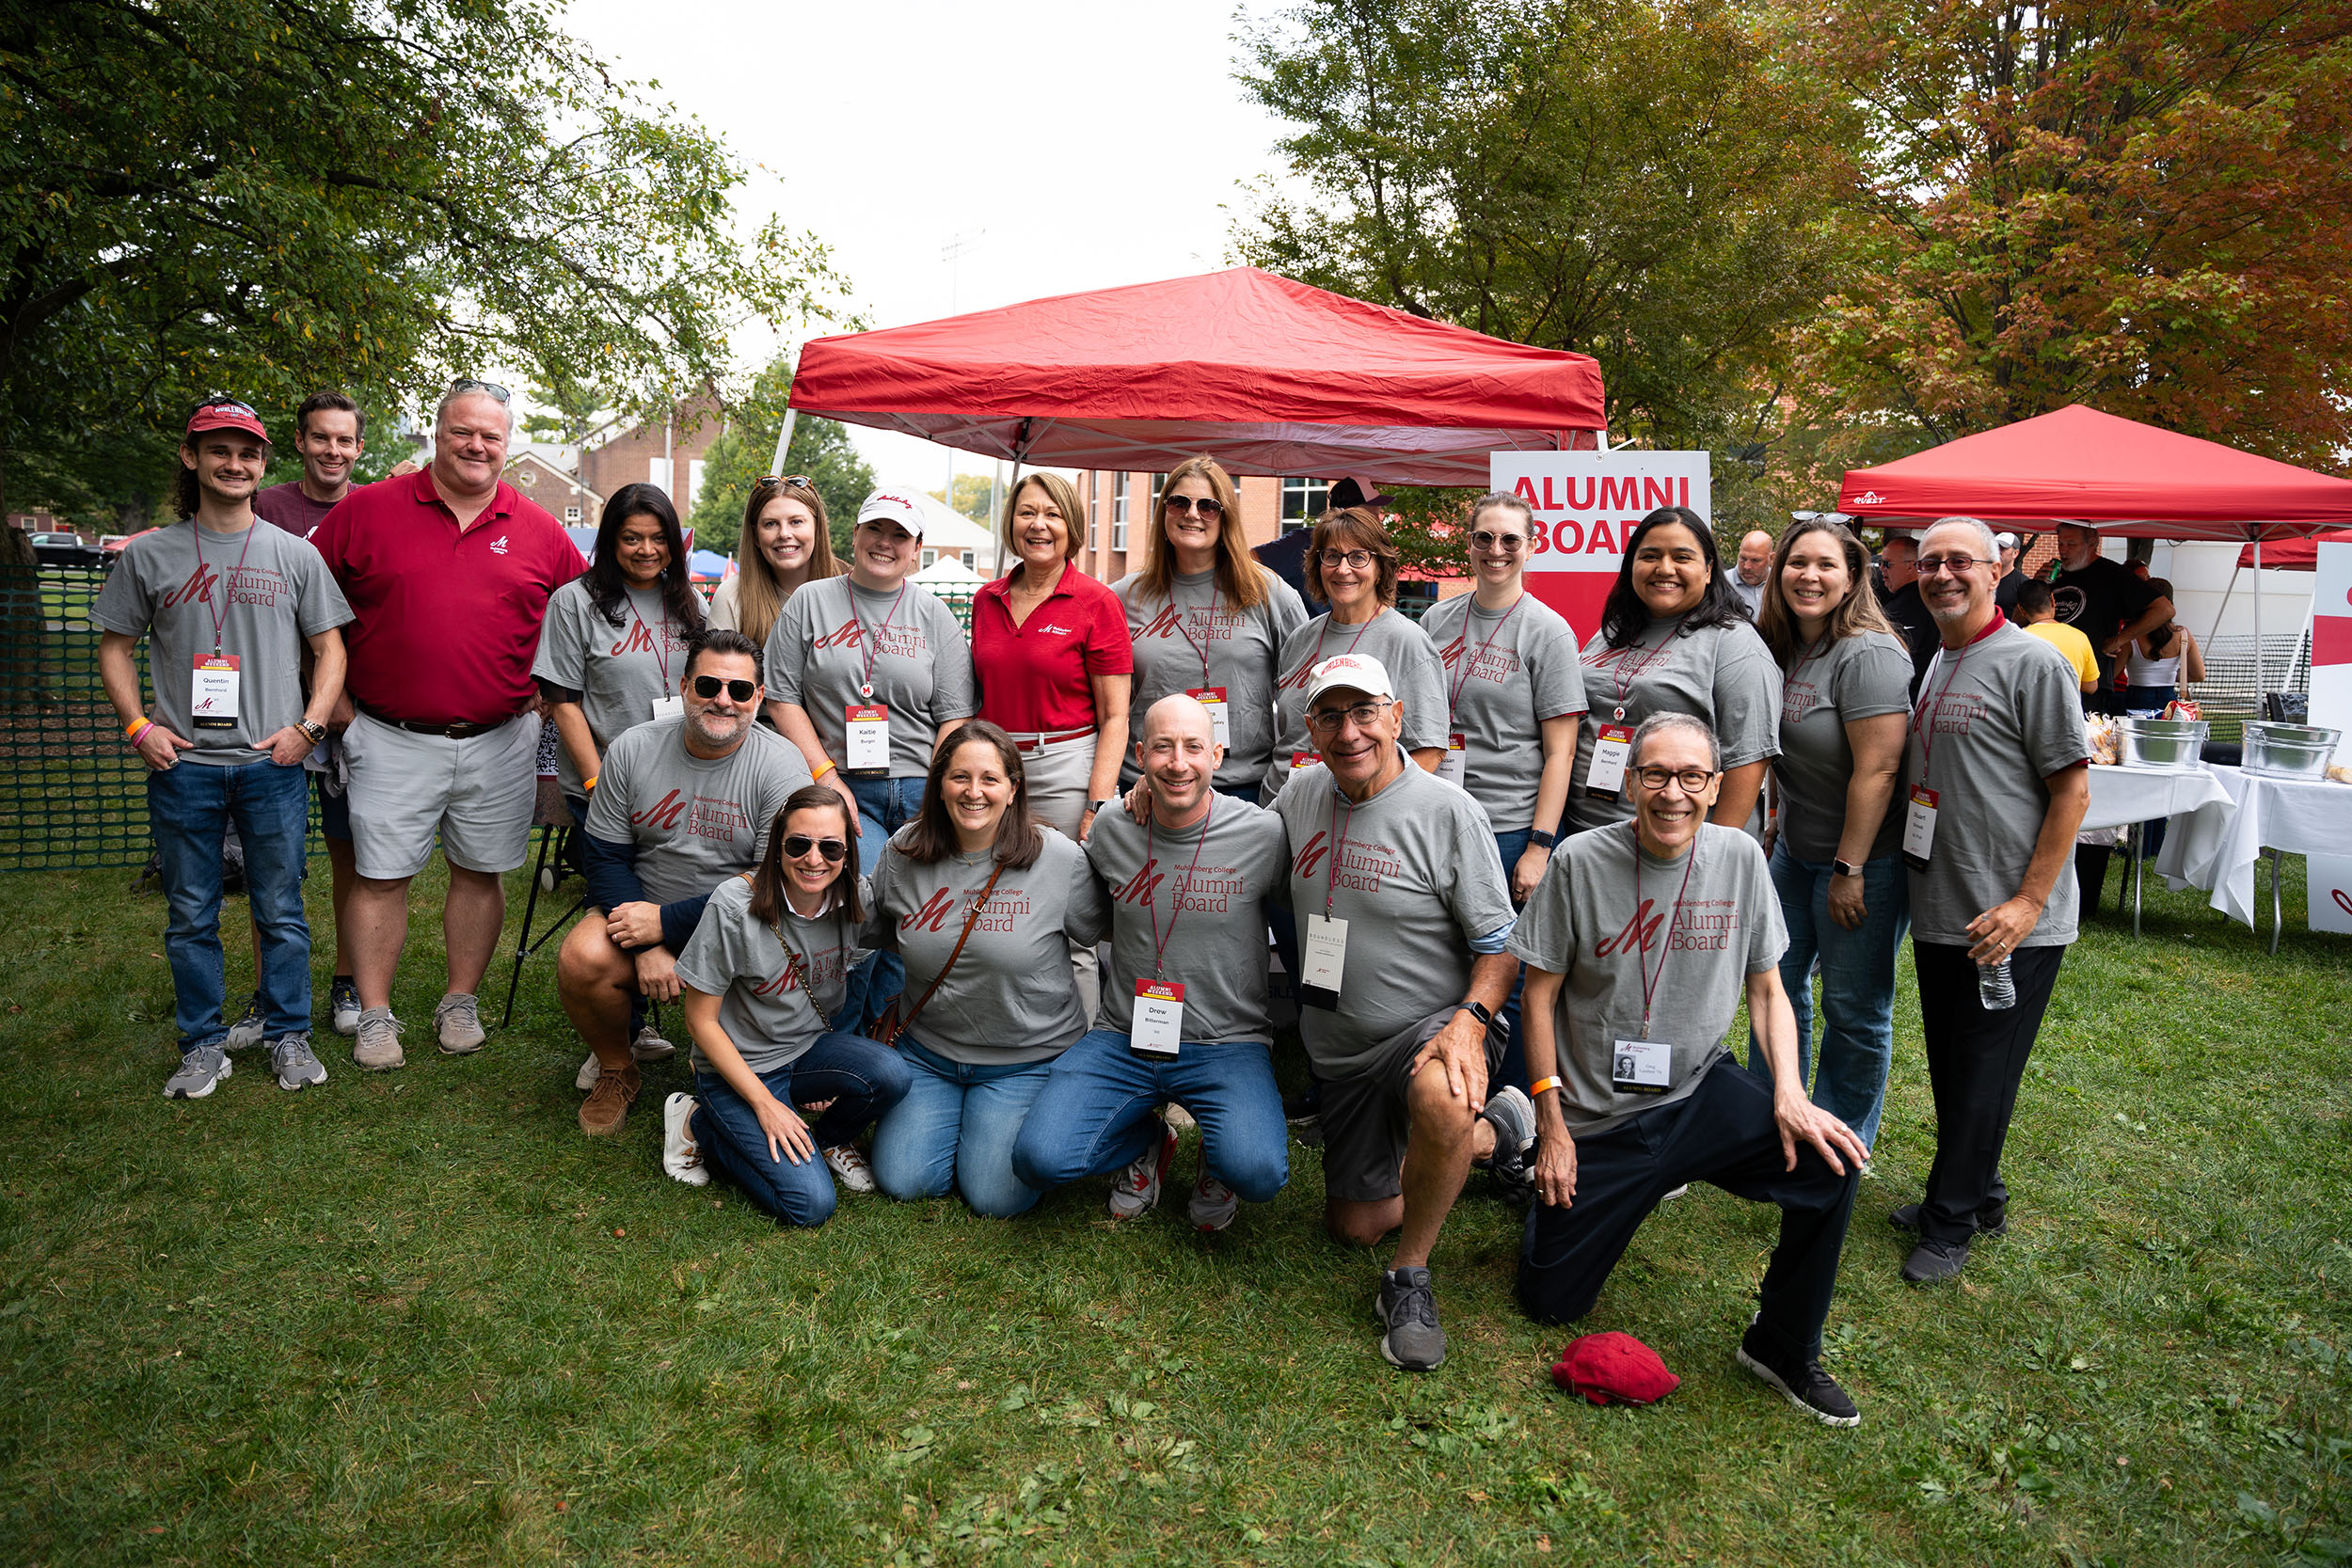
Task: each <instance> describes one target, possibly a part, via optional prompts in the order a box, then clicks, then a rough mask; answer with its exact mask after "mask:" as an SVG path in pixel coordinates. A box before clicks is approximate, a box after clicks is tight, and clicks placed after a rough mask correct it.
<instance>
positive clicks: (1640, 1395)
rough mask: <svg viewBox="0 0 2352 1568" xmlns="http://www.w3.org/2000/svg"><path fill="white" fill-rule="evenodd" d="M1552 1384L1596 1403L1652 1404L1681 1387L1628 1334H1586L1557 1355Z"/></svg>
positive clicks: (1679, 1382)
mask: <svg viewBox="0 0 2352 1568" xmlns="http://www.w3.org/2000/svg"><path fill="white" fill-rule="evenodd" d="M1551 1381H1552V1382H1554V1383H1556V1384H1558V1385H1559V1386H1561V1387H1563V1388H1565V1389H1566V1390H1567V1391H1568V1392H1570V1393H1572V1394H1581V1395H1583V1396H1584V1397H1585V1398H1586V1399H1588V1400H1590V1401H1592V1402H1594V1403H1595V1404H1608V1403H1611V1402H1615V1403H1618V1404H1655V1403H1657V1402H1659V1401H1660V1400H1662V1399H1664V1398H1665V1397H1666V1396H1667V1395H1668V1394H1671V1393H1673V1392H1674V1391H1675V1390H1676V1389H1677V1388H1679V1387H1681V1386H1682V1380H1681V1379H1680V1378H1678V1377H1677V1376H1675V1375H1674V1373H1672V1372H1670V1371H1668V1370H1666V1364H1665V1363H1664V1362H1663V1361H1661V1360H1660V1359H1659V1358H1658V1353H1657V1352H1656V1351H1654V1350H1652V1349H1650V1348H1649V1347H1648V1346H1647V1345H1645V1344H1644V1343H1642V1341H1641V1340H1639V1339H1636V1338H1634V1337H1633V1336H1632V1335H1630V1334H1619V1333H1616V1332H1614V1331H1612V1332H1610V1333H1607V1334H1587V1335H1585V1336H1584V1337H1583V1338H1581V1339H1578V1340H1576V1341H1575V1342H1574V1343H1572V1344H1570V1345H1569V1346H1568V1348H1567V1349H1566V1350H1564V1351H1562V1352H1561V1353H1560V1359H1559V1361H1558V1363H1557V1364H1556V1365H1554V1366H1553V1367H1552V1369H1551Z"/></svg>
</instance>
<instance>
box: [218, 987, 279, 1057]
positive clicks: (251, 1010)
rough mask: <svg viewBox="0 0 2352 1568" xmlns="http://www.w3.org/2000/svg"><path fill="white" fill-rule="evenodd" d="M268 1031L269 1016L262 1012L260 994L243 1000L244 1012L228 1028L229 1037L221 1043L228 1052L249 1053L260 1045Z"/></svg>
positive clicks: (256, 993) (257, 993)
mask: <svg viewBox="0 0 2352 1568" xmlns="http://www.w3.org/2000/svg"><path fill="white" fill-rule="evenodd" d="M268 1029H269V1015H268V1014H267V1013H265V1012H263V1011H262V998H261V993H260V992H258V991H257V992H255V993H254V994H253V995H251V996H248V997H246V999H245V1011H244V1012H242V1013H239V1014H238V1015H237V1022H234V1023H232V1024H230V1026H229V1037H228V1038H227V1039H225V1040H223V1041H222V1042H221V1046H222V1049H224V1050H228V1051H250V1050H252V1049H253V1048H254V1047H255V1046H257V1045H259V1044H261V1043H262V1035H263V1034H265V1033H266V1032H267V1031H268Z"/></svg>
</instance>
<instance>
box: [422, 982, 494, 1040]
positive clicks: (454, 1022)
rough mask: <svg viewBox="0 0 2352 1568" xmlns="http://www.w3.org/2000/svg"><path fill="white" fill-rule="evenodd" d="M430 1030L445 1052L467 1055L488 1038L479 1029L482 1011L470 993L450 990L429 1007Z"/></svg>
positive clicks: (480, 1027)
mask: <svg viewBox="0 0 2352 1568" xmlns="http://www.w3.org/2000/svg"><path fill="white" fill-rule="evenodd" d="M433 1033H434V1036H435V1037H436V1038H437V1039H438V1040H439V1041H440V1045H441V1053H442V1054H443V1055H445V1056H470V1055H472V1054H473V1053H475V1052H477V1051H479V1050H481V1049H482V1044H483V1041H484V1040H485V1039H486V1038H488V1037H487V1036H485V1035H484V1034H483V1032H482V1013H481V1010H480V1008H479V1006H477V1005H476V1003H475V1001H474V999H473V996H472V993H470V992H469V991H462V990H453V991H452V992H450V993H449V994H448V995H447V996H444V997H442V998H441V1002H440V1006H437V1007H435V1008H434V1009H433Z"/></svg>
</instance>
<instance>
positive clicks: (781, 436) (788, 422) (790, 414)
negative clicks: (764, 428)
mask: <svg viewBox="0 0 2352 1568" xmlns="http://www.w3.org/2000/svg"><path fill="white" fill-rule="evenodd" d="M800 417H801V411H800V410H799V409H797V408H790V407H787V408H786V409H785V411H784V425H783V427H782V428H781V429H779V430H778V431H777V432H776V455H775V458H774V460H773V461H772V462H771V463H770V464H769V465H768V471H769V472H770V473H771V474H780V473H782V472H784V454H785V452H786V451H788V450H790V448H791V446H792V426H793V424H794V422H795V421H797V420H799V419H800Z"/></svg>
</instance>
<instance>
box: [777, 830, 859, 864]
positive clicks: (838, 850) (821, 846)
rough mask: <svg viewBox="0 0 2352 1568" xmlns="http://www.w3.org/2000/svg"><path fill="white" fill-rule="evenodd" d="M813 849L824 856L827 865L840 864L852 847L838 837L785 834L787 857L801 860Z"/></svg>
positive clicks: (785, 853)
mask: <svg viewBox="0 0 2352 1568" xmlns="http://www.w3.org/2000/svg"><path fill="white" fill-rule="evenodd" d="M811 849H814V850H816V851H817V852H818V854H820V855H822V856H824V857H825V863H826V864H827V865H839V864H840V863H841V857H842V856H844V855H846V854H848V853H849V852H850V847H849V846H848V845H847V844H845V843H843V842H842V841H841V840H839V839H837V838H811V837H809V836H808V835H807V834H806V833H787V834H785V835H784V856H785V859H787V860H794V861H796V860H799V859H800V858H801V857H802V856H803V855H805V854H807V853H808V852H809V851H810V850H811Z"/></svg>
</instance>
